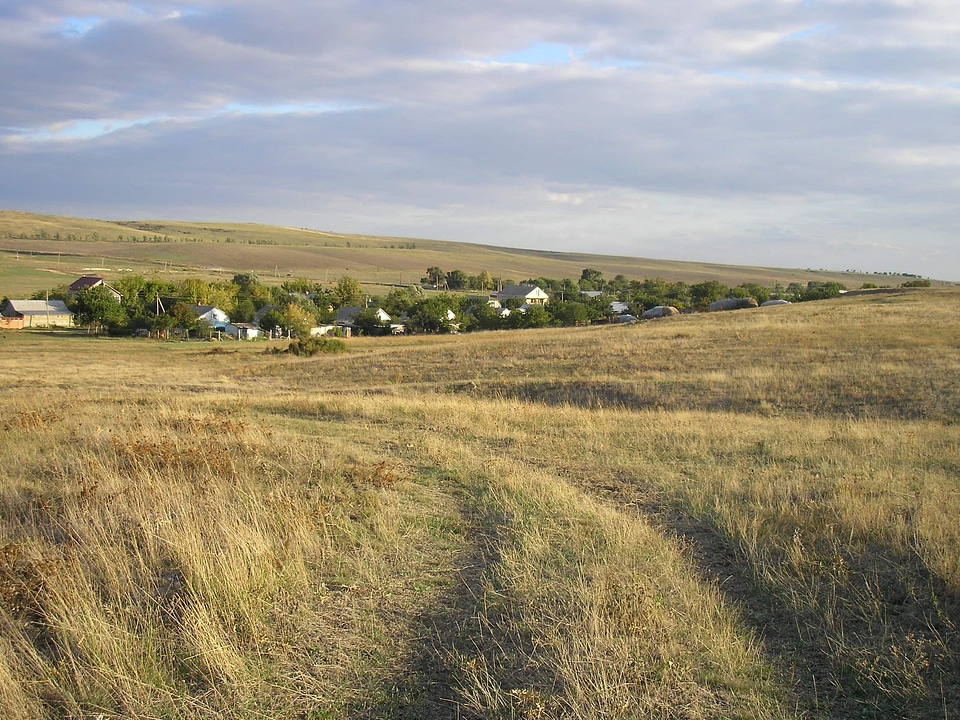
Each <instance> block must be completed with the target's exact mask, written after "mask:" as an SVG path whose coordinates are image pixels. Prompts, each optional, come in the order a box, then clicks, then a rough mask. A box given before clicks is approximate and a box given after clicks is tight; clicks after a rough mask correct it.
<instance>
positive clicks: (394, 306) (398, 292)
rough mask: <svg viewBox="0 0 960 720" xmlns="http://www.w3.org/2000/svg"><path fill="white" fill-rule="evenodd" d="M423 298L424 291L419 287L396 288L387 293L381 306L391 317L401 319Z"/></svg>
mask: <svg viewBox="0 0 960 720" xmlns="http://www.w3.org/2000/svg"><path fill="white" fill-rule="evenodd" d="M422 298H423V290H421V289H420V288H419V287H417V286H413V287H409V288H395V289H393V290H391V291H390V292H389V293H387V295H386V297H384V298H383V300H382V301H381V303H380V306H381V307H382V308H383V309H384V311H385V312H386V313H387V314H388V315H390V316H391V317H400V316H401V315H403V314H404V313H407V312H409V310H410V308H412V307H413V306H414V305H415V304H416V303H417V301H419V300H420V299H422Z"/></svg>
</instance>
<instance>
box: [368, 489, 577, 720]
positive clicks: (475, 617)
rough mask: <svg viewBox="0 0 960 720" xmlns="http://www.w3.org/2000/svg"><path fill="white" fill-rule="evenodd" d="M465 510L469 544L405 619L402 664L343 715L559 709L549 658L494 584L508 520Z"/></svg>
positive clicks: (434, 717) (407, 716) (459, 719)
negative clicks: (431, 599)
mask: <svg viewBox="0 0 960 720" xmlns="http://www.w3.org/2000/svg"><path fill="white" fill-rule="evenodd" d="M469 505H470V501H469V500H468V501H467V502H466V503H465V504H464V506H462V510H461V514H462V517H463V520H464V525H465V527H466V528H467V530H466V533H467V537H468V539H469V544H468V547H467V549H466V550H465V551H464V552H463V554H462V555H461V557H460V559H459V571H458V573H457V576H456V578H455V580H454V582H453V583H451V586H450V588H449V589H448V590H447V592H446V593H444V594H443V596H442V597H441V598H440V599H439V600H438V601H437V602H436V603H434V604H433V605H432V606H431V607H429V608H428V609H426V610H425V611H424V612H422V613H421V614H420V615H418V616H417V617H416V618H415V619H414V621H413V622H412V624H411V628H410V636H411V637H413V638H415V640H414V643H413V646H412V647H411V650H410V653H409V655H408V656H407V658H406V662H405V663H404V667H402V669H401V670H399V671H398V672H396V673H395V674H394V676H393V677H392V678H390V679H389V680H388V681H387V682H386V683H384V685H383V686H382V690H381V692H380V695H379V697H376V698H374V699H373V701H372V702H371V703H369V704H367V703H364V704H362V705H356V706H355V707H354V708H353V709H352V711H351V712H350V717H354V718H369V719H370V720H373V719H374V718H392V719H395V720H415V719H416V720H447V719H449V720H463V719H467V720H469V719H471V718H476V719H477V720H479V719H480V718H485V719H488V718H503V719H504V720H506V719H508V718H509V719H511V720H512V719H513V718H518V717H525V716H526V708H525V705H526V704H528V703H531V702H542V701H543V700H544V699H545V700H546V702H545V704H544V705H541V707H543V706H546V707H550V706H551V705H553V706H556V707H559V706H560V703H559V700H558V698H559V697H560V695H561V693H560V690H559V681H558V679H557V678H556V677H555V675H554V674H553V673H552V672H551V670H550V667H551V663H550V658H549V657H545V655H544V652H543V650H542V649H537V651H536V652H535V648H534V645H533V641H532V639H531V637H530V636H529V635H527V634H526V633H525V632H523V631H522V630H521V629H520V624H519V623H518V622H517V621H516V618H515V616H514V615H513V613H514V609H515V605H514V604H513V603H512V601H511V599H510V597H509V595H508V593H507V591H506V590H505V589H504V588H503V587H502V586H500V585H499V584H498V582H497V580H496V573H495V572H494V570H495V568H496V565H497V563H498V562H499V558H500V547H501V543H502V542H503V539H502V538H503V533H504V532H506V531H507V528H508V527H509V520H508V519H507V518H505V517H502V516H499V517H497V516H494V515H492V514H479V513H477V512H474V511H472V510H471V509H469ZM465 506H466V507H465ZM538 717H547V716H546V715H538Z"/></svg>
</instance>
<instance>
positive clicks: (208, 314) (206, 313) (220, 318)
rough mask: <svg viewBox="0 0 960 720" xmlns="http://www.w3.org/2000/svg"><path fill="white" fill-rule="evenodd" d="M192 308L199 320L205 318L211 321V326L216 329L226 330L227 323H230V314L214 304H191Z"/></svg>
mask: <svg viewBox="0 0 960 720" xmlns="http://www.w3.org/2000/svg"><path fill="white" fill-rule="evenodd" d="M190 309H191V310H193V313H194V315H196V316H197V319H198V320H204V321H206V322H208V323H210V327H212V328H213V329H214V330H224V331H225V330H226V329H227V325H229V324H230V316H229V315H227V314H226V313H225V312H224V311H223V310H221V309H220V308H218V307H214V306H213V305H191V306H190Z"/></svg>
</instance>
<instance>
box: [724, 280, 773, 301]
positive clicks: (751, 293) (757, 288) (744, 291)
mask: <svg viewBox="0 0 960 720" xmlns="http://www.w3.org/2000/svg"><path fill="white" fill-rule="evenodd" d="M732 295H733V297H739V298H747V297H752V298H753V299H754V300H756V301H757V304H758V305H759V304H760V303H765V302H766V301H767V300H769V299H770V290H768V289H767V288H765V287H764V286H763V285H759V284H757V283H742V284H740V285H737V287H735V288H733V292H732Z"/></svg>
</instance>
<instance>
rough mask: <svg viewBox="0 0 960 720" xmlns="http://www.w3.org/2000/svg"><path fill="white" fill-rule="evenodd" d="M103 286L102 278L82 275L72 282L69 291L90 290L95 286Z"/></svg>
mask: <svg viewBox="0 0 960 720" xmlns="http://www.w3.org/2000/svg"><path fill="white" fill-rule="evenodd" d="M102 284H103V278H101V277H96V276H94V275H84V276H83V277H82V278H79V279H77V280H74V281H73V283H72V284H71V285H70V289H71V290H83V289H84V288H92V287H96V286H97V285H102Z"/></svg>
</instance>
